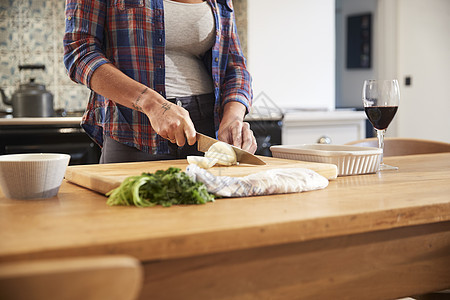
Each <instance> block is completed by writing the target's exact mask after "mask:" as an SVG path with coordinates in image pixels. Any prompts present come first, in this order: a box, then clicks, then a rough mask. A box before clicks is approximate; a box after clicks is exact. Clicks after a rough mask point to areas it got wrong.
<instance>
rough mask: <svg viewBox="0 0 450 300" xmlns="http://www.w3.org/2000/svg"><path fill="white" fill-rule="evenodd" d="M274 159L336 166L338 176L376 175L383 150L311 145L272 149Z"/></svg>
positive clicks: (284, 146) (274, 147) (283, 146)
mask: <svg viewBox="0 0 450 300" xmlns="http://www.w3.org/2000/svg"><path fill="white" fill-rule="evenodd" d="M270 150H271V151H272V155H273V157H277V158H285V159H294V160H302V161H312V162H321V163H329V164H334V165H336V166H337V168H338V176H345V175H357V174H367V173H375V172H377V171H378V169H379V167H380V162H381V156H382V153H383V150H382V149H379V148H375V147H360V146H347V145H329V144H311V145H281V146H272V147H270Z"/></svg>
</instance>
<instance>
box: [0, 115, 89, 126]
mask: <svg viewBox="0 0 450 300" xmlns="http://www.w3.org/2000/svg"><path fill="white" fill-rule="evenodd" d="M80 123H81V117H50V118H12V117H4V118H0V126H2V125H66V124H67V125H72V124H77V125H78V124H80Z"/></svg>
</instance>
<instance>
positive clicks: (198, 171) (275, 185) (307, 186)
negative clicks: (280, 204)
mask: <svg viewBox="0 0 450 300" xmlns="http://www.w3.org/2000/svg"><path fill="white" fill-rule="evenodd" d="M186 173H187V174H188V175H189V176H191V177H192V178H193V179H194V180H195V181H200V182H202V183H204V184H205V185H206V188H207V189H208V192H210V193H212V194H215V195H217V196H221V197H248V196H261V195H272V194H286V193H299V192H306V191H312V190H318V189H324V188H326V187H327V186H328V179H326V178H325V177H323V176H322V175H320V174H318V173H316V172H314V171H313V170H310V169H305V168H286V169H272V170H267V171H261V172H258V173H255V174H252V175H248V176H245V177H229V176H215V175H213V174H211V173H210V172H208V171H206V170H205V169H202V168H200V167H199V166H197V165H195V164H190V165H189V166H188V167H187V169H186Z"/></svg>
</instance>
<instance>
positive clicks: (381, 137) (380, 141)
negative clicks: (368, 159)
mask: <svg viewBox="0 0 450 300" xmlns="http://www.w3.org/2000/svg"><path fill="white" fill-rule="evenodd" d="M385 132H386V129H383V130H378V129H377V138H378V148H380V149H382V150H383V153H381V162H380V164H383V156H384V133H385Z"/></svg>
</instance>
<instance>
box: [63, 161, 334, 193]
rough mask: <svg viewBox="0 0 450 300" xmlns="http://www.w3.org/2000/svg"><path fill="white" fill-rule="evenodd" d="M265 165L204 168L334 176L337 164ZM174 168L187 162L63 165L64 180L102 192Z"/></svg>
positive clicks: (236, 172)
mask: <svg viewBox="0 0 450 300" xmlns="http://www.w3.org/2000/svg"><path fill="white" fill-rule="evenodd" d="M260 158H261V159H262V160H264V161H265V162H266V163H267V165H264V166H256V165H248V164H241V165H236V166H230V167H221V166H215V167H212V168H211V169H208V171H209V172H211V173H212V174H214V175H216V176H232V177H239V176H246V175H250V174H253V173H257V172H260V171H265V170H270V169H277V168H307V169H311V170H314V171H316V172H317V173H319V174H320V175H322V176H324V177H326V178H327V179H335V178H336V177H337V167H336V165H332V164H324V163H314V162H305V161H297V160H289V159H281V158H273V157H262V156H261V157H260ZM171 166H172V167H177V168H180V169H181V170H183V171H185V170H186V167H187V166H188V163H187V161H186V160H185V159H179V160H166V161H152V162H137V163H118V164H102V165H80V166H69V167H67V170H66V174H65V179H66V180H68V181H70V182H72V183H75V184H77V185H80V186H83V187H85V188H88V189H90V190H93V191H96V192H99V193H101V194H106V193H107V192H109V191H110V190H112V189H114V188H116V187H118V186H119V185H120V184H121V182H122V181H123V180H124V179H125V178H126V177H128V176H133V175H140V174H142V173H143V172H146V173H153V172H155V171H157V170H166V169H167V168H169V167H171Z"/></svg>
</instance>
